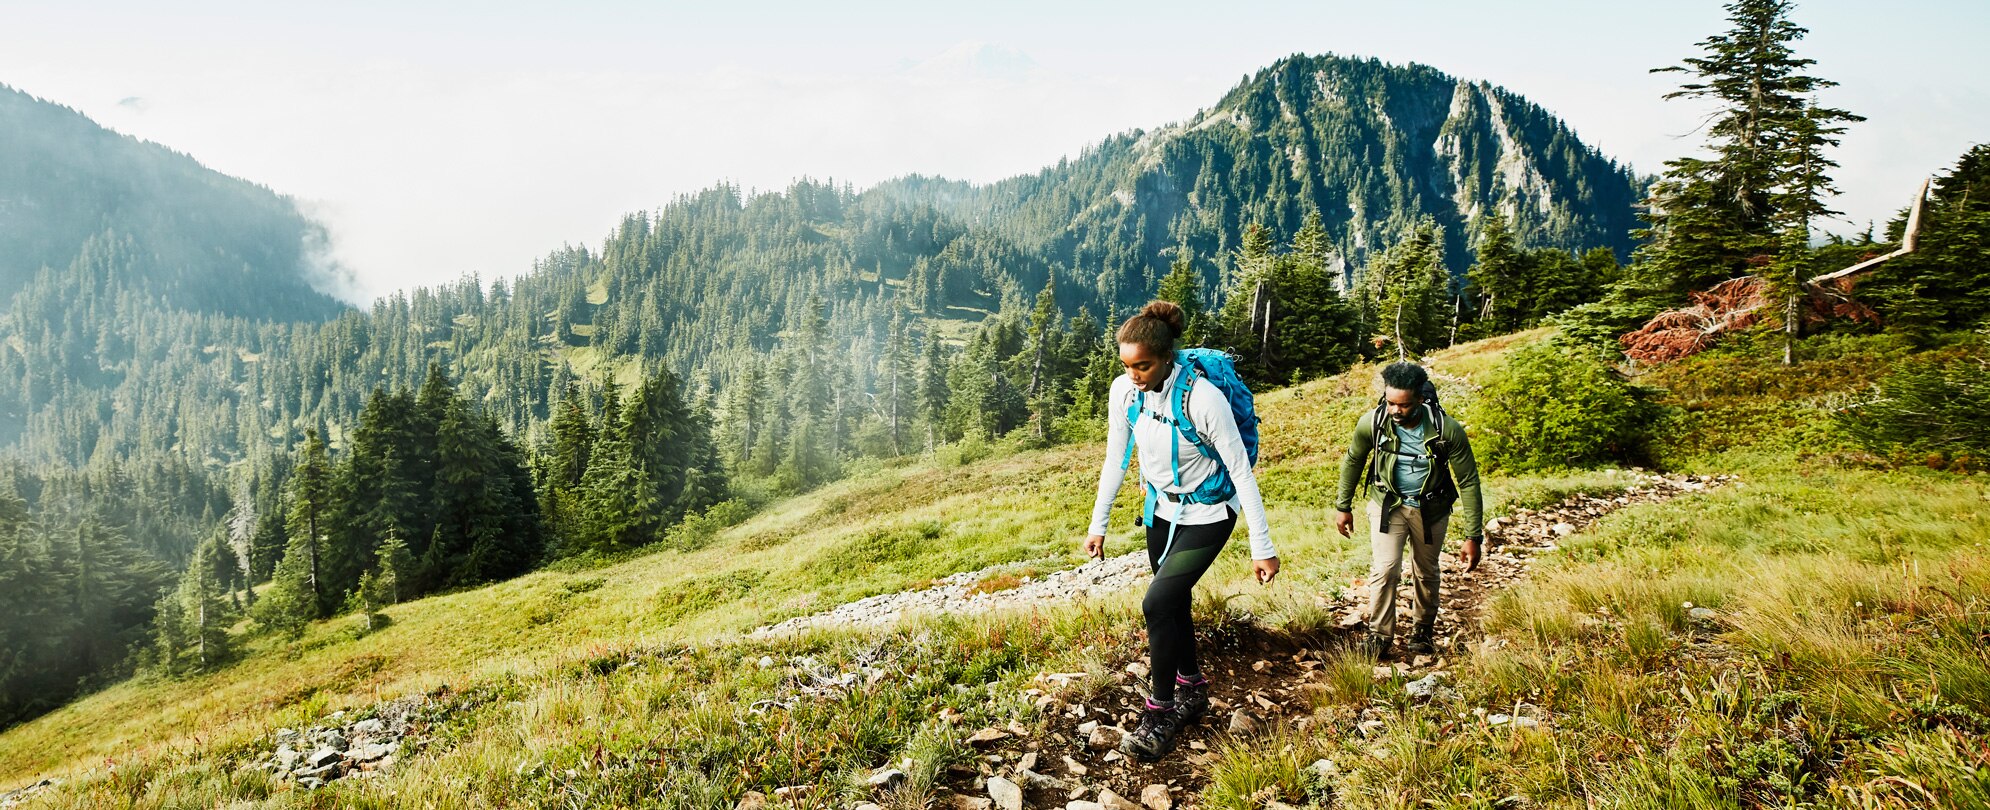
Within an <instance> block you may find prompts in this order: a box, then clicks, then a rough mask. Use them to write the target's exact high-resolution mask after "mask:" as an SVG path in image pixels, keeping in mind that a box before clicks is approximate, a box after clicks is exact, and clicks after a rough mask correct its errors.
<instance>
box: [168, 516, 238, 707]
mask: <svg viewBox="0 0 1990 810" xmlns="http://www.w3.org/2000/svg"><path fill="white" fill-rule="evenodd" d="M233 564H234V563H233V561H232V553H231V552H230V551H229V550H228V549H227V547H226V545H225V543H224V542H223V539H222V537H221V536H210V537H209V538H208V539H207V540H206V541H204V542H202V543H201V546H200V548H199V549H198V550H197V551H196V552H195V554H194V559H193V562H192V564H191V565H189V566H188V567H187V569H186V571H184V572H183V573H182V574H181V575H180V584H179V587H177V588H175V589H173V591H172V592H170V593H167V594H166V595H164V596H162V597H160V599H159V602H158V605H157V608H156V610H157V612H156V613H155V614H154V618H153V623H152V626H153V638H154V645H155V650H156V655H157V657H158V658H157V660H158V663H159V666H160V669H161V670H163V671H164V672H165V673H166V674H168V675H182V674H185V673H188V672H194V671H206V670H210V669H213V668H215V667H217V666H220V665H221V664H222V663H224V662H226V661H227V660H228V658H229V643H228V629H227V628H228V624H229V620H230V618H231V617H232V613H231V611H229V610H228V607H227V603H226V602H225V601H223V597H224V595H225V593H226V587H225V585H224V583H223V582H222V581H221V580H220V579H219V577H217V569H219V570H227V569H228V568H230V567H232V566H233Z"/></svg>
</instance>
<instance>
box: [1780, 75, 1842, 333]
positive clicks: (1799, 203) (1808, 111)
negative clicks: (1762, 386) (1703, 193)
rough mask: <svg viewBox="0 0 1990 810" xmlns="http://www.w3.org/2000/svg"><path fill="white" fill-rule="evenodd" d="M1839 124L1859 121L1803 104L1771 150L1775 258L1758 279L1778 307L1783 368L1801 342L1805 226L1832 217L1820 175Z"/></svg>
mask: <svg viewBox="0 0 1990 810" xmlns="http://www.w3.org/2000/svg"><path fill="white" fill-rule="evenodd" d="M1845 120H1855V121H1856V120H1864V119H1862V118H1858V117H1856V116H1852V115H1849V114H1848V113H1845V112H1843V111H1841V110H1826V109H1823V108H1820V107H1818V106H1817V105H1816V104H1814V103H1810V104H1805V105H1804V106H1803V107H1802V108H1801V109H1800V110H1799V111H1798V113H1797V115H1796V118H1795V119H1794V120H1792V121H1789V122H1787V123H1785V124H1784V125H1783V126H1781V127H1780V128H1779V129H1780V132H1779V135H1778V138H1777V142H1776V146H1777V161H1776V173H1775V182H1776V194H1775V196H1774V197H1773V198H1772V201H1773V202H1774V204H1775V211H1776V215H1775V226H1776V229H1777V232H1778V234H1777V250H1776V258H1775V260H1774V261H1772V262H1770V263H1769V267H1768V271H1767V272H1766V273H1765V274H1764V278H1765V280H1766V281H1768V282H1769V291H1770V295H1771V296H1773V297H1772V299H1771V300H1780V301H1782V302H1783V307H1782V313H1781V315H1782V321H1783V365H1785V366H1792V365H1796V340H1797V338H1798V337H1799V336H1801V332H1802V329H1803V317H1802V314H1801V312H1800V311H1799V310H1798V306H1799V304H1800V303H1801V302H1802V300H1803V297H1804V284H1805V283H1807V282H1808V281H1809V280H1810V276H1811V272H1810V264H1811V262H1812V258H1813V252H1812V250H1811V247H1810V223H1811V222H1812V221H1814V220H1816V219H1818V218H1820V217H1828V216H1832V215H1834V214H1837V213H1838V212H1837V211H1833V210H1831V208H1830V207H1829V206H1827V205H1825V203H1824V198H1825V197H1826V196H1829V195H1833V194H1836V193H1837V189H1836V188H1835V187H1833V186H1832V183H1831V177H1830V176H1829V175H1827V174H1826V172H1827V171H1828V170H1830V169H1833V168H1836V167H1837V166H1838V164H1837V163H1835V162H1833V161H1832V160H1831V159H1830V158H1827V157H1825V156H1824V150H1825V149H1826V148H1828V147H1832V146H1837V145H1838V136H1839V135H1841V134H1843V133H1844V132H1845V127H1843V126H1840V125H1838V124H1837V122H1839V121H1845Z"/></svg>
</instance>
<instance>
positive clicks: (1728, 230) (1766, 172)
mask: <svg viewBox="0 0 1990 810" xmlns="http://www.w3.org/2000/svg"><path fill="white" fill-rule="evenodd" d="M1726 8H1727V12H1728V22H1729V23H1730V25H1731V26H1732V27H1731V28H1730V29H1729V30H1728V31H1726V32H1724V33H1721V34H1717V35H1714V36H1711V37H1708V38H1707V39H1705V40H1702V41H1701V42H1700V43H1699V44H1700V47H1701V50H1702V55H1701V56H1697V57H1692V58H1688V59H1686V60H1684V63H1683V64H1680V65H1675V66H1671V67H1664V68H1658V69H1656V70H1654V71H1653V72H1659V73H1662V72H1674V73H1683V74H1687V75H1688V77H1689V78H1688V79H1687V81H1686V82H1685V83H1683V84H1681V85H1680V88H1679V89H1678V90H1676V91H1674V92H1672V93H1668V94H1666V96H1665V97H1666V98H1668V99H1673V98H1690V99H1706V100H1711V101H1712V102H1714V103H1715V104H1716V105H1717V107H1718V109H1717V111H1716V112H1715V113H1714V115H1713V117H1712V119H1711V121H1712V123H1711V124H1709V125H1708V127H1707V134H1708V139H1709V141H1710V144H1709V145H1710V146H1711V147H1712V148H1713V151H1714V157H1713V158H1712V159H1703V158H1681V159H1678V160H1673V161H1670V162H1668V163H1667V164H1666V167H1667V172H1666V176H1665V178H1664V180H1662V181H1661V182H1660V183H1658V184H1656V185H1655V186H1654V187H1653V191H1652V197H1651V200H1650V201H1649V206H1648V209H1649V213H1648V214H1646V215H1645V216H1646V219H1647V221H1648V222H1649V223H1650V224H1651V225H1650V228H1648V229H1647V230H1645V231H1643V232H1641V236H1642V238H1644V239H1645V240H1646V247H1645V248H1643V249H1641V251H1640V253H1641V257H1642V258H1643V261H1641V262H1640V264H1641V265H1642V266H1641V267H1640V268H1639V269H1638V272H1637V273H1636V274H1635V275H1634V276H1633V277H1632V279H1631V280H1632V281H1633V282H1635V283H1636V286H1637V287H1638V288H1639V290H1640V292H1641V293H1642V294H1644V295H1647V296H1652V297H1657V298H1659V299H1661V300H1664V301H1666V302H1667V303H1670V302H1671V301H1675V300H1678V299H1679V298H1683V296H1684V293H1685V292H1686V291H1687V290H1690V289H1696V288H1700V287H1704V286H1707V285H1708V284H1709V283H1711V282H1715V281H1719V280H1722V279H1725V278H1730V277H1733V276H1736V275H1740V274H1742V273H1745V272H1746V271H1747V269H1748V267H1749V265H1750V263H1751V261H1753V260H1754V257H1758V256H1759V257H1769V256H1772V255H1775V254H1779V253H1782V252H1784V249H1783V248H1782V247H1781V246H1780V245H1782V244H1784V243H1788V242H1790V241H1791V240H1790V239H1789V238H1785V234H1786V232H1787V230H1788V227H1787V221H1788V218H1789V217H1791V216H1799V214H1796V213H1779V211H1780V209H1781V207H1782V206H1783V205H1786V204H1789V203H1790V202H1792V201H1793V200H1794V199H1795V198H1793V197H1790V196H1788V195H1789V194H1790V193H1791V191H1790V189H1789V188H1788V187H1787V186H1786V181H1787V180H1788V179H1789V177H1788V168H1787V167H1788V166H1789V165H1790V162H1791V160H1792V156H1791V154H1790V152H1791V150H1792V149H1793V148H1794V149H1796V151H1798V152H1804V151H1805V150H1806V149H1809V148H1812V147H1804V146H1801V145H1800V143H1801V142H1803V141H1805V140H1807V139H1810V138H1814V137H1816V136H1817V135H1819V134H1822V135H1825V136H1826V137H1827V138H1828V137H1829V136H1830V135H1832V134H1835V133H1836V132H1837V131H1841V129H1840V128H1839V127H1837V125H1838V124H1840V123H1844V122H1851V121H1859V120H1863V119H1861V118H1859V117H1858V116H1855V115H1852V114H1851V113H1848V112H1846V111H1844V110H1839V109H1833V108H1827V107H1820V106H1817V105H1816V104H1814V103H1813V102H1812V101H1811V98H1812V97H1813V96H1814V95H1815V94H1816V93H1817V91H1819V90H1822V89H1825V88H1828V87H1832V86H1835V85H1836V84H1837V83H1836V82H1832V81H1827V80H1824V79H1820V78H1817V77H1815V76H1811V75H1809V73H1808V72H1807V70H1808V69H1809V68H1810V67H1811V66H1812V65H1814V64H1816V60H1812V59H1804V58H1800V57H1798V56H1796V52H1795V50H1794V44H1795V43H1796V41H1797V40H1799V39H1802V38H1803V35H1804V34H1805V33H1807V31H1806V30H1805V29H1804V28H1802V27H1801V26H1798V25H1797V24H1796V23H1794V22H1792V21H1791V20H1790V12H1791V10H1792V9H1794V8H1795V3H1794V2H1792V1H1791V0H1733V2H1730V3H1728V4H1727V6H1726ZM1804 130H1809V131H1810V132H1811V134H1810V135H1804V134H1801V133H1802V131H1804ZM1831 142H1832V143H1835V140H1833V141H1831ZM1812 154H1814V153H1812ZM1796 160H1797V162H1799V163H1802V162H1807V161H1806V160H1805V158H1804V157H1797V158H1796ZM1811 165H1812V166H1813V167H1817V166H1819V165H1820V164H1817V163H1815V162H1811ZM1823 187H1824V186H1819V188H1820V189H1822V188H1823ZM1797 194H1798V196H1807V195H1805V194H1804V193H1803V192H1801V191H1799V192H1797ZM1808 196H1809V197H1810V199H1812V200H1813V201H1814V200H1815V199H1817V197H1816V196H1814V195H1808ZM1779 223H1782V224H1780V225H1779ZM1791 270H1792V268H1790V267H1787V266H1786V267H1785V269H1784V270H1782V271H1779V272H1780V273H1781V274H1782V275H1786V276H1787V275H1788V274H1789V272H1790V271H1791Z"/></svg>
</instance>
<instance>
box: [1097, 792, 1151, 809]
mask: <svg viewBox="0 0 1990 810" xmlns="http://www.w3.org/2000/svg"><path fill="white" fill-rule="evenodd" d="M1099 804H1100V805H1101V806H1103V807H1104V808H1105V809H1106V810H1141V807H1140V805H1137V804H1134V803H1133V802H1132V801H1131V800H1128V799H1127V798H1126V797H1125V796H1121V795H1119V794H1117V793H1114V792H1112V789H1110V788H1100V789H1099Z"/></svg>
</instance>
